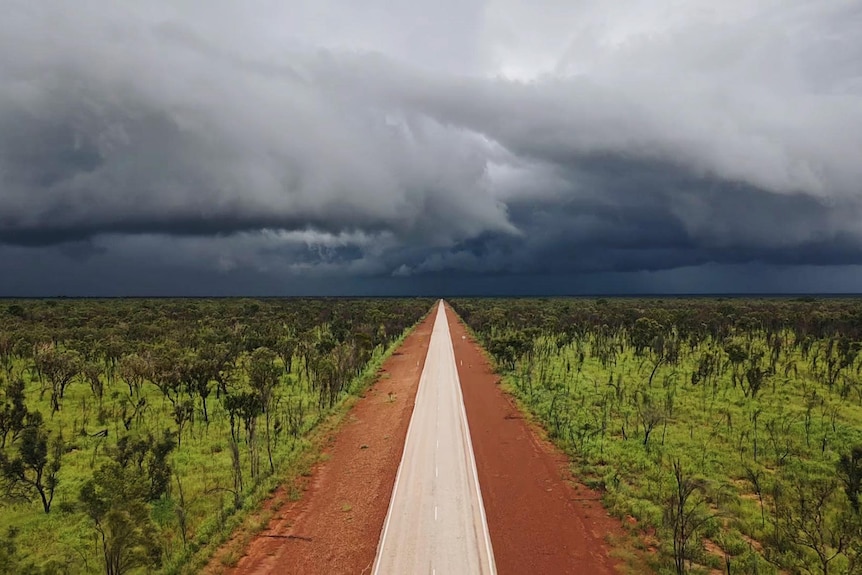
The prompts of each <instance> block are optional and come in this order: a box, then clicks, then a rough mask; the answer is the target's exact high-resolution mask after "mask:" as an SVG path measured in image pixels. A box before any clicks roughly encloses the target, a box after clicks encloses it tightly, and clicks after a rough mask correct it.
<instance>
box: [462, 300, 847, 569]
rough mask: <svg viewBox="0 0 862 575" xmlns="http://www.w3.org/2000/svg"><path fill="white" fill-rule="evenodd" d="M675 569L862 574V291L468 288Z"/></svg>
mask: <svg viewBox="0 0 862 575" xmlns="http://www.w3.org/2000/svg"><path fill="white" fill-rule="evenodd" d="M451 303H452V305H453V307H454V308H455V310H456V311H457V312H458V313H459V314H460V316H461V317H462V318H463V319H464V320H465V321H466V323H467V324H468V325H469V326H470V327H471V328H472V330H473V331H474V333H476V334H477V337H478V338H479V340H480V341H481V342H482V343H483V344H484V346H485V347H486V349H487V350H488V352H489V354H490V355H491V356H492V358H493V360H494V361H495V363H496V365H497V367H498V369H499V371H500V373H501V374H502V375H503V380H502V381H503V385H504V386H505V387H506V388H507V389H508V390H510V391H511V392H512V393H513V394H514V395H515V396H516V398H517V399H518V400H519V401H520V403H521V404H522V405H523V407H524V408H525V409H526V410H527V411H529V412H530V413H531V414H532V416H533V417H534V418H535V419H536V420H537V421H538V422H540V423H541V425H542V426H543V427H544V429H545V430H546V431H547V433H548V435H549V436H550V438H551V439H553V440H554V441H555V442H556V443H557V444H558V445H560V446H561V447H562V448H563V449H564V450H565V451H566V452H567V453H568V454H569V455H570V456H571V459H572V462H573V466H574V470H575V472H576V474H577V475H578V476H580V477H581V478H582V479H583V480H584V481H586V482H587V483H589V484H591V485H592V486H594V487H597V488H599V489H601V490H602V491H603V494H604V502H605V504H606V506H607V507H608V509H609V510H611V512H612V513H614V514H616V515H617V516H619V517H620V518H621V519H623V520H624V521H623V523H624V525H627V526H628V527H629V528H630V529H631V530H632V531H633V532H634V533H635V534H636V535H637V536H638V538H639V540H640V541H641V542H642V546H643V548H644V550H645V551H646V552H647V553H649V554H651V556H652V557H653V559H652V561H653V562H654V564H655V567H656V569H657V570H658V571H660V572H663V573H679V574H682V573H699V572H700V573H728V574H730V573H733V574H737V573H739V574H743V573H751V574H756V573H757V574H769V573H820V574H824V575H827V574H845V573H850V574H856V573H862V510H860V492H862V357H860V353H859V352H860V348H862V343H860V342H862V301H860V300H856V299H822V300H813V299H811V298H800V299H794V300H791V299H663V300H662V299H512V300H500V299H498V300H488V299H484V300H479V299H456V300H453V301H452V302H451Z"/></svg>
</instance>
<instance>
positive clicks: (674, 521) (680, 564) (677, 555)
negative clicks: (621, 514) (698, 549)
mask: <svg viewBox="0 0 862 575" xmlns="http://www.w3.org/2000/svg"><path fill="white" fill-rule="evenodd" d="M673 478H674V485H673V491H672V492H671V495H670V497H669V498H668V500H667V507H666V509H665V524H666V525H670V527H671V530H672V531H673V562H674V568H675V570H676V573H677V575H683V574H684V573H685V572H686V560H687V559H688V544H689V541H691V538H692V537H694V535H695V534H696V533H697V532H698V531H699V530H700V529H701V527H703V526H704V524H706V523H707V522H708V521H710V520H711V519H712V516H711V515H709V514H707V513H706V500H705V499H704V498H703V497H702V496H700V493H701V491H702V487H701V484H700V482H698V481H696V480H695V479H693V478H692V477H690V476H688V475H687V474H686V473H685V471H684V470H683V468H682V464H681V463H680V462H679V460H676V461H674V463H673Z"/></svg>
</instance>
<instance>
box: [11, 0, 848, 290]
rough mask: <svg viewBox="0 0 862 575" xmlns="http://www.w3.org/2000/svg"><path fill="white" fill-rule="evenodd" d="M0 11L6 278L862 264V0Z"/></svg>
mask: <svg viewBox="0 0 862 575" xmlns="http://www.w3.org/2000/svg"><path fill="white" fill-rule="evenodd" d="M0 7H2V8H3V14H4V18H3V19H2V20H0V79H2V82H0V258H2V261H3V262H5V266H4V267H5V269H6V273H3V274H0V275H2V279H0V295H3V294H6V295H13V294H14V295H22V294H27V293H33V294H37V295H59V294H61V293H65V294H69V295H73V294H81V295H87V294H91V293H92V294H98V295H111V294H115V295H119V294H126V293H128V294H138V293H140V294H151V293H152V294H173V293H175V294H181V295H182V294H189V295H206V294H207V293H213V294H233V293H253V294H259V293H270V294H279V293H285V294H292V293H327V294H331V293H387V294H388V293H400V292H404V293H408V292H409V293H416V292H426V293H431V292H434V291H435V290H442V291H449V292H465V293H466V292H481V291H483V290H485V291H494V292H495V293H501V292H506V291H515V292H517V291H519V290H518V288H517V286H518V285H521V286H524V291H532V292H537V291H548V292H549V293H566V292H567V291H571V292H578V291H610V292H618V291H627V290H628V291H654V290H658V291H677V290H683V291H684V290H692V291H735V290H744V291H758V290H760V289H764V290H769V289H773V290H774V289H778V290H780V289H782V288H786V289H789V290H799V291H806V290H809V289H814V290H825V291H858V289H859V286H860V285H862V284H860V283H858V278H859V274H858V273H857V271H856V270H857V268H856V266H858V265H860V264H862V36H860V35H859V34H858V31H859V30H860V29H862V5H858V4H854V3H851V2H845V1H843V0H823V1H821V2H816V3H811V2H807V1H802V0H798V1H797V0H783V1H779V0H746V1H742V0H732V1H728V2H722V3H720V4H715V3H714V2H707V1H705V0H695V1H690V2H685V3H676V2H669V1H665V2H662V1H658V0H649V1H648V0H632V1H627V2H619V3H608V2H600V1H599V0H580V1H577V2H564V1H559V2H557V1H547V2H524V1H516V0H488V1H478V0H468V1H466V2H454V1H450V0H446V1H443V2H439V1H435V2H425V1H422V2H406V1H405V2H400V1H399V2H384V1H382V0H372V1H370V2H363V3H356V2H344V1H337V0H318V1H315V2H271V1H264V0H251V1H249V2H244V3H235V2H227V1H222V0H216V1H213V0H210V1H208V2H194V1H186V2H163V1H161V0H154V1H152V2H146V3H140V2H108V1H106V0H82V1H80V2H75V3H74V4H70V3H68V2H63V1H61V0H43V1H41V2H38V3H32V2H24V1H18V0H0ZM812 274H814V275H819V276H820V278H821V281H819V283H818V282H813V283H812V281H811V280H810V278H811V276H812ZM770 278H784V280H783V283H781V282H778V285H776V280H774V279H772V280H770ZM507 284H510V285H511V286H515V287H512V288H511V289H503V288H501V286H502V285H507ZM483 286H484V287H483ZM543 286H544V287H543Z"/></svg>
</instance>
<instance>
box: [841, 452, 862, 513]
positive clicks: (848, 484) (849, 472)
mask: <svg viewBox="0 0 862 575" xmlns="http://www.w3.org/2000/svg"><path fill="white" fill-rule="evenodd" d="M838 477H839V478H840V479H841V482H842V483H843V484H844V493H846V494H847V499H849V500H850V506H851V507H852V508H853V511H854V512H855V513H859V494H860V492H862V445H856V446H854V447H853V449H851V450H850V453H844V454H842V455H841V458H840V459H839V460H838Z"/></svg>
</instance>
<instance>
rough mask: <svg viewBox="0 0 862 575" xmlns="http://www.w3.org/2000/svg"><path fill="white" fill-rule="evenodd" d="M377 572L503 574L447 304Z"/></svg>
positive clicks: (421, 387) (430, 353)
mask: <svg viewBox="0 0 862 575" xmlns="http://www.w3.org/2000/svg"><path fill="white" fill-rule="evenodd" d="M373 573H374V575H405V574H417V575H419V574H425V573H427V574H430V575H472V574H494V573H496V568H495V566H494V551H493V549H492V548H491V538H490V537H489V535H488V525H487V522H486V520H485V509H484V507H483V504H482V493H481V491H480V489H479V479H478V476H477V474H476V462H475V459H474V457H473V446H472V444H471V441H470V429H469V427H468V425H467V417H466V413H465V411H464V401H463V398H462V396H461V385H460V382H459V381H458V370H457V369H456V366H455V354H454V352H453V351H452V339H451V337H450V334H449V325H448V323H447V322H446V314H445V311H444V309H443V302H442V301H441V302H440V303H439V304H438V308H437V317H436V318H435V321H434V330H433V331H432V333H431V342H430V345H429V347H428V355H427V357H426V359H425V368H424V370H423V371H422V376H421V378H420V380H419V390H418V392H417V394H416V404H415V407H414V408H413V415H412V417H411V419H410V426H409V428H408V430H407V439H406V441H405V444H404V454H403V455H402V458H401V465H400V466H399V468H398V475H397V477H396V479H395V487H394V488H393V490H392V499H391V501H390V503H389V511H388V513H387V515H386V521H385V522H384V524H383V532H382V533H381V535H380V543H379V544H378V546H377V557H376V558H375V560H374V570H373Z"/></svg>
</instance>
